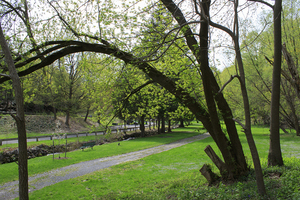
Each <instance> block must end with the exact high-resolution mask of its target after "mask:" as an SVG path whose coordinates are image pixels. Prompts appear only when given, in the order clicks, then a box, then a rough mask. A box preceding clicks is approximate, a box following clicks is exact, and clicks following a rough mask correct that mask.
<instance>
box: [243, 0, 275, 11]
mask: <svg viewBox="0 0 300 200" xmlns="http://www.w3.org/2000/svg"><path fill="white" fill-rule="evenodd" d="M248 1H254V2H258V3H262V4H265V5H267V6H269V7H270V8H272V9H273V10H274V6H273V5H271V4H269V3H268V2H265V1H263V0H248Z"/></svg>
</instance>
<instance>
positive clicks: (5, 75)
mask: <svg viewBox="0 0 300 200" xmlns="http://www.w3.org/2000/svg"><path fill="white" fill-rule="evenodd" d="M0 76H4V77H8V78H10V76H9V75H7V74H2V73H0Z"/></svg>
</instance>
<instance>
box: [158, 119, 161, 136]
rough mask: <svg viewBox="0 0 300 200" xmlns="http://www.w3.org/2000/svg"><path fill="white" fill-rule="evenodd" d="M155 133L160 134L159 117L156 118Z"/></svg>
mask: <svg viewBox="0 0 300 200" xmlns="http://www.w3.org/2000/svg"><path fill="white" fill-rule="evenodd" d="M157 133H158V134H160V133H161V129H160V117H158V118H157Z"/></svg>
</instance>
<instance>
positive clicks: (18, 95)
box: [0, 24, 29, 200]
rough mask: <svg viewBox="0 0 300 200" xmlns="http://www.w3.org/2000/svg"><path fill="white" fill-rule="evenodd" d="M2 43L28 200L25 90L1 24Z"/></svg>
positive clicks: (24, 197)
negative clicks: (9, 80)
mask: <svg viewBox="0 0 300 200" xmlns="http://www.w3.org/2000/svg"><path fill="white" fill-rule="evenodd" d="M0 43H1V47H2V51H3V52H4V55H5V61H6V63H7V66H8V70H9V73H10V75H9V77H10V78H11V79H12V82H13V83H12V84H13V88H14V91H15V101H16V106H17V114H16V116H15V115H12V116H13V118H14V119H15V120H16V123H17V130H18V147H19V158H18V165H19V199H21V200H27V199H29V198H28V163H27V140H26V128H25V114H24V99H23V90H22V87H21V83H20V78H19V76H18V73H17V70H16V68H15V65H14V62H13V59H12V56H11V54H10V50H9V47H8V45H7V43H6V41H5V37H4V35H3V31H2V27H1V24H0Z"/></svg>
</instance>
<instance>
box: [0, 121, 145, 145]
mask: <svg viewBox="0 0 300 200" xmlns="http://www.w3.org/2000/svg"><path fill="white" fill-rule="evenodd" d="M147 126H148V125H145V127H147ZM113 128H114V127H111V131H112V132H117V131H121V132H122V131H123V132H124V131H135V130H139V129H140V127H128V128H126V129H124V128H120V129H118V128H117V129H113ZM98 134H99V135H103V134H104V131H100V132H91V133H89V132H87V133H73V134H66V135H65V138H68V137H83V136H89V135H90V136H91V135H95V136H97V135H98ZM42 138H49V139H48V140H53V139H55V138H56V136H54V135H45V136H34V137H27V140H32V139H35V141H36V142H38V141H39V140H40V139H42ZM14 140H15V141H18V138H8V139H0V146H2V145H3V142H5V141H14ZM14 143H17V142H14Z"/></svg>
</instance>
